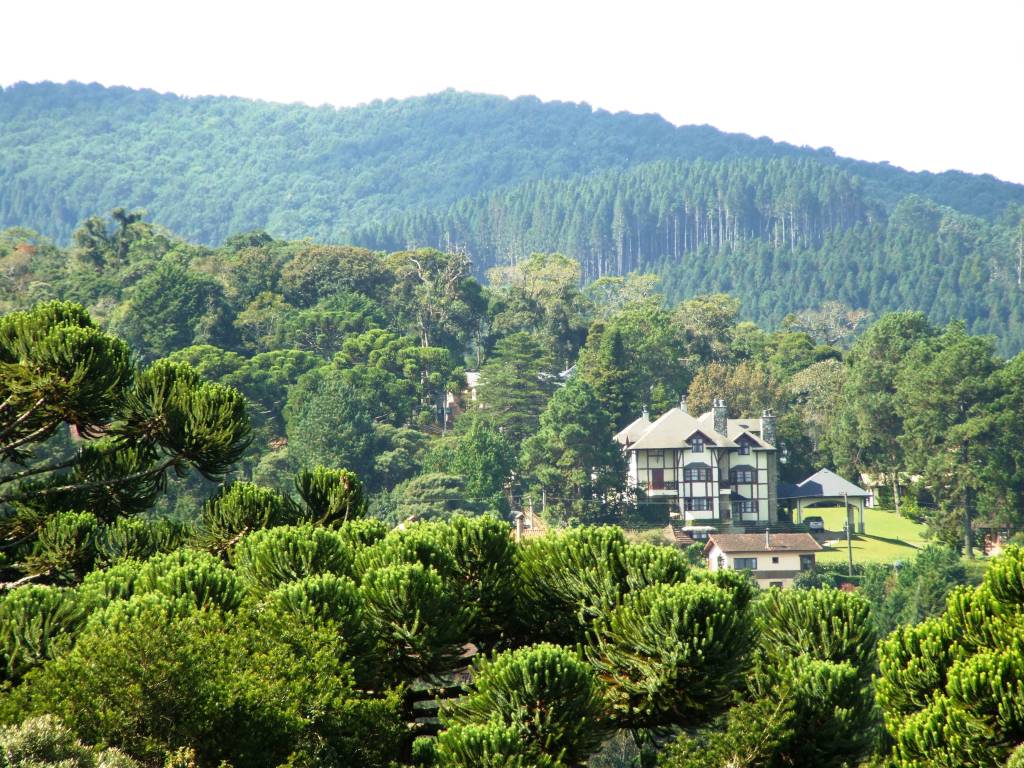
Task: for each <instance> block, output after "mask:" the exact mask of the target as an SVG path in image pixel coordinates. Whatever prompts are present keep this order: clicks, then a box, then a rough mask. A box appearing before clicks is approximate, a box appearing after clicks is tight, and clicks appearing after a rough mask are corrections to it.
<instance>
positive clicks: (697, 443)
mask: <svg viewBox="0 0 1024 768" xmlns="http://www.w3.org/2000/svg"><path fill="white" fill-rule="evenodd" d="M690 450H691V451H692V452H693V453H704V438H703V437H701V436H700V435H697V436H695V437H693V438H691V439H690Z"/></svg>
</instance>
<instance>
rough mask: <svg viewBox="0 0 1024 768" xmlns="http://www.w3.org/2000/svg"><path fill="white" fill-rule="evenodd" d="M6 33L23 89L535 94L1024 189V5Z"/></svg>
mask: <svg viewBox="0 0 1024 768" xmlns="http://www.w3.org/2000/svg"><path fill="white" fill-rule="evenodd" d="M0 25H2V27H3V28H4V35H3V42H2V43H0V84H4V85H9V84H11V83H14V82H17V81H21V80H26V81H29V82H37V81H40V80H53V81H58V82H63V81H66V80H79V81H83V82H93V81H96V82H100V83H103V84H106V85H129V86H132V87H146V88H153V89H156V90H158V91H172V92H175V93H180V94H186V95H200V94H226V95H234V96H245V97H252V98H260V99H265V100H269V101H283V102H295V101H298V102H305V103H307V104H315V105H319V104H324V103H329V104H334V105H338V106H347V105H354V104H359V103H363V102H366V101H372V100H373V99H378V98H389V97H396V98H401V97H404V96H411V95H417V94H425V93H431V92H434V91H439V90H443V89H445V88H449V87H450V88H456V89H459V90H470V91H479V92H487V93H500V94H505V95H508V96H517V95H522V94H534V95H536V96H539V97H540V98H542V99H545V100H552V99H559V100H565V101H586V102H588V103H590V104H591V105H593V106H595V107H602V108H604V109H608V110H611V111H619V110H628V111H630V112H656V113H659V114H661V115H663V116H664V117H665V118H667V119H668V120H670V121H672V122H673V123H676V124H685V123H708V124H710V125H714V126H715V127H717V128H721V129H723V130H727V131H740V132H744V133H749V134H752V135H754V136H762V135H766V136H770V137H771V138H773V139H778V140H783V141H789V142H791V143H794V144H809V145H812V146H825V145H827V146H831V147H833V148H834V149H835V150H836V151H837V152H838V153H840V154H843V155H848V156H852V157H857V158H862V159H865V160H875V161H878V160H888V161H890V162H892V163H893V164H895V165H900V166H903V167H905V168H910V169H912V170H933V171H942V170H947V169H950V168H957V169H961V170H965V171H971V172H974V173H991V174H993V175H995V176H997V177H999V178H1002V179H1006V180H1010V181H1017V182H1022V183H1024V148H1022V142H1021V139H1022V137H1024V126H1022V122H1024V0H959V1H958V2H948V1H947V0H930V1H929V2H920V1H919V0H888V2H877V1H876V0H858V1H857V2H853V1H852V0H845V1H844V0H816V1H815V2H802V1H801V2H797V1H792V2H790V1H788V0H774V2H766V1H765V0H759V1H756V2H755V1H751V2H744V1H741V0H703V1H702V2H699V3H697V2H689V0H686V1H685V2H684V1H683V0H676V2H649V1H646V0H632V1H631V2H621V1H620V2H616V3H603V2H596V1H594V0H591V2H576V1H575V0H547V1H546V2H535V1H534V0H517V1H516V2H496V1H495V0H492V1H491V2H487V0H476V1H475V2H461V1H454V0H453V1H451V2H449V1H447V0H432V1H427V2H422V1H421V2H396V1H395V0H368V1H367V0H363V1H362V2H358V3H356V2H328V1H327V0H323V1H322V2H309V1H308V0H288V1H287V2H281V1H280V0H279V1H278V2H273V3H268V2H251V1H250V2H245V3H238V2H222V1H219V0H205V2H195V1H194V0H177V1H176V2H167V1H166V0H164V1H157V0H149V2H145V1H144V2H138V0H135V2H117V1H114V0H88V1H82V0H71V1H69V2H53V1H52V0H49V1H48V0H6V1H5V2H2V3H0ZM2 129H3V126H0V130H2Z"/></svg>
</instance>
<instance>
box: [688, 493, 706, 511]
mask: <svg viewBox="0 0 1024 768" xmlns="http://www.w3.org/2000/svg"><path fill="white" fill-rule="evenodd" d="M683 509H685V510H686V511H687V512H707V511H709V510H711V509H713V507H712V505H711V499H709V498H707V497H705V496H696V497H694V498H686V499H683Z"/></svg>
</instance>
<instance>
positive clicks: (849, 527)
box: [843, 493, 853, 576]
mask: <svg viewBox="0 0 1024 768" xmlns="http://www.w3.org/2000/svg"><path fill="white" fill-rule="evenodd" d="M843 512H845V513H846V522H844V523H843V527H844V528H845V529H846V555H847V559H848V561H849V567H848V569H847V575H849V576H853V520H852V519H851V516H850V501H849V499H848V498H847V495H846V494H845V493H844V494H843Z"/></svg>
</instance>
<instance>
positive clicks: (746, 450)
mask: <svg viewBox="0 0 1024 768" xmlns="http://www.w3.org/2000/svg"><path fill="white" fill-rule="evenodd" d="M740 453H741V454H743V455H744V456H749V455H750V443H748V442H747V441H746V440H744V441H743V442H742V443H740Z"/></svg>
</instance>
